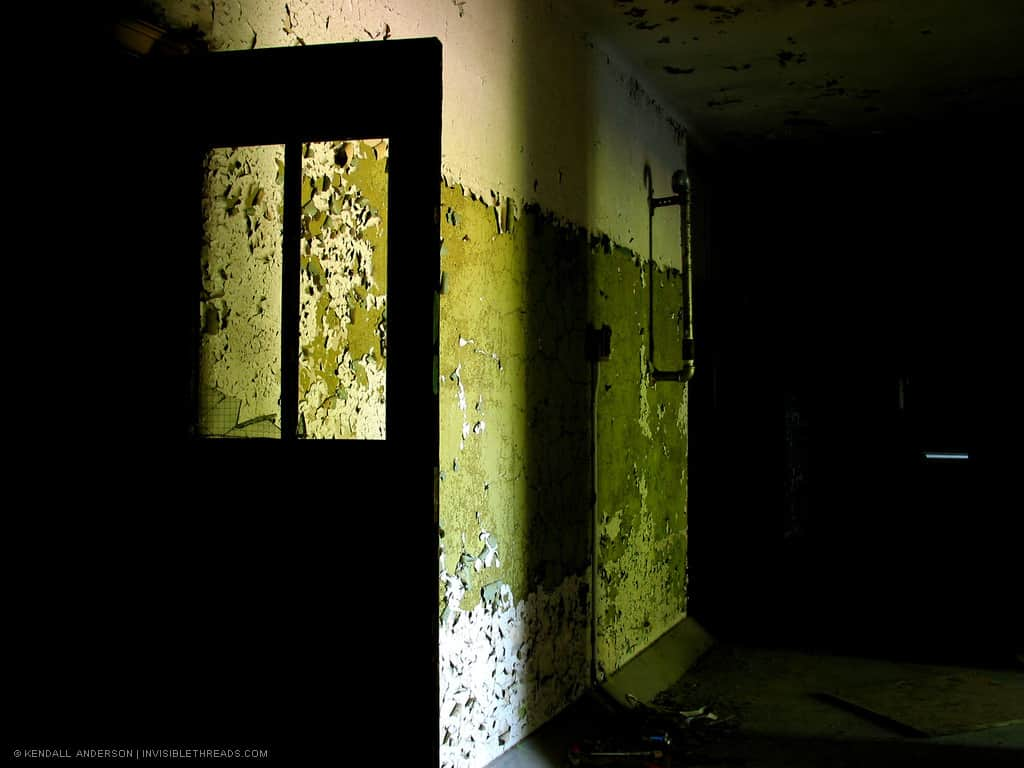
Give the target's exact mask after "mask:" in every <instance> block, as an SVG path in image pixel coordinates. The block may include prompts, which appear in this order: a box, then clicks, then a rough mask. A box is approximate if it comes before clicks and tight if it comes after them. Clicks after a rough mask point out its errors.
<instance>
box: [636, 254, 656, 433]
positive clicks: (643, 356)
mask: <svg viewBox="0 0 1024 768" xmlns="http://www.w3.org/2000/svg"><path fill="white" fill-rule="evenodd" d="M641 274H643V270H641ZM649 375H650V370H649V367H648V361H647V344H646V343H645V340H644V339H642V338H641V342H640V370H639V379H640V382H641V383H640V417H639V419H638V421H639V423H640V432H641V433H642V434H643V436H644V437H646V438H647V439H648V440H653V439H654V434H653V433H652V432H651V403H650V400H649V399H648V397H649V393H650V387H648V386H647V378H648V376H649Z"/></svg>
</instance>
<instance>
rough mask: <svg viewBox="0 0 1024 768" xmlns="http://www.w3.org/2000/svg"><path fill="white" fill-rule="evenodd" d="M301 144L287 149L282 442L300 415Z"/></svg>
mask: <svg viewBox="0 0 1024 768" xmlns="http://www.w3.org/2000/svg"><path fill="white" fill-rule="evenodd" d="M301 205H302V142H300V141H296V140H292V141H289V142H288V143H286V144H285V146H284V222H283V225H284V230H283V236H282V240H283V243H282V259H283V262H284V263H283V269H282V280H281V439H282V440H294V439H295V438H296V435H297V431H298V430H297V426H298V413H299V263H300V251H299V247H300V240H301V228H302V219H301V212H300V211H301Z"/></svg>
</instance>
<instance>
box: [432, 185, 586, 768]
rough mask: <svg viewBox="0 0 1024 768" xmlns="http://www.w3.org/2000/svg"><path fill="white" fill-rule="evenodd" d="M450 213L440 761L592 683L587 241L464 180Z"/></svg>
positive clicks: (458, 758)
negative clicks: (483, 196)
mask: <svg viewBox="0 0 1024 768" xmlns="http://www.w3.org/2000/svg"><path fill="white" fill-rule="evenodd" d="M442 212H443V217H442V218H443V224H442V230H441V232H442V237H443V240H442V249H441V266H442V269H443V270H444V272H445V276H446V278H445V282H446V292H445V293H444V295H443V296H442V298H441V329H440V330H441V361H442V375H441V380H440V411H441V448H440V452H441V455H440V460H441V467H442V473H441V496H440V499H441V527H442V539H441V551H442V556H441V563H440V576H441V584H442V590H443V591H442V594H441V596H440V597H441V605H440V611H441V669H440V681H441V686H440V687H441V715H442V721H441V724H440V728H441V744H442V761H441V764H442V765H445V766H468V765H472V766H477V765H483V764H485V763H486V762H488V760H490V759H492V758H493V757H495V756H496V755H497V754H499V753H500V751H502V750H503V749H504V748H505V747H506V746H507V745H511V744H513V743H515V741H517V740H518V739H520V738H521V737H522V736H523V735H525V734H526V733H528V732H529V731H530V730H532V729H533V728H535V727H537V726H538V725H540V724H542V723H543V722H545V721H546V720H547V719H549V718H550V717H551V716H553V715H554V714H556V713H557V712H558V711H559V710H560V709H562V708H563V707H564V706H565V705H566V704H567V703H568V702H570V701H572V700H573V699H575V698H576V697H577V696H578V695H579V694H580V693H582V691H583V690H584V689H585V687H586V686H587V684H588V681H589V676H590V622H589V616H590V603H591V598H590V584H589V581H590V569H589V564H590V558H589V544H590V539H589V532H588V531H589V526H590V520H591V509H592V508H591V499H590V495H591V488H592V481H591V477H590V473H589V471H588V467H589V464H590V456H589V453H590V423H591V416H590V409H589V402H588V397H587V392H588V391H589V383H588V381H589V366H588V364H587V362H586V360H585V359H584V357H583V342H584V329H585V323H586V302H587V295H586V290H585V288H586V274H587V264H586V238H585V235H584V234H583V233H582V232H580V231H578V230H574V229H572V228H569V227H563V226H558V225H556V224H555V223H554V222H553V220H552V219H551V217H550V216H546V215H544V214H542V213H541V212H540V211H539V210H537V209H536V208H534V207H531V208H530V209H528V210H525V211H523V212H522V214H521V215H519V216H517V215H516V212H515V209H514V207H513V206H511V205H510V204H509V203H508V202H507V201H502V200H501V199H500V198H496V197H493V196H491V197H488V198H486V199H480V198H479V197H478V196H476V195H474V194H473V193H471V192H468V191H467V190H465V189H464V188H462V187H461V186H450V185H448V184H445V185H444V186H443V188H442ZM531 265H532V266H531ZM466 700H468V701H470V702H471V703H472V706H467V704H466Z"/></svg>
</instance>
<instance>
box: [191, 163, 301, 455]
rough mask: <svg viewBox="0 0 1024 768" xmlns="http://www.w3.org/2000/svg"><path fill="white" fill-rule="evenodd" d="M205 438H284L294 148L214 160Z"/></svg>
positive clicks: (208, 230)
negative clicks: (287, 244) (288, 201)
mask: <svg viewBox="0 0 1024 768" xmlns="http://www.w3.org/2000/svg"><path fill="white" fill-rule="evenodd" d="M204 166H205V174H204V182H203V193H202V215H203V246H202V252H201V257H200V272H201V274H200V277H201V288H200V296H199V307H198V310H199V361H198V372H199V381H198V400H199V402H198V425H197V426H198V433H199V434H200V435H204V436H210V437H271V438H279V437H280V435H281V404H280V399H281V280H282V273H281V265H282V228H281V217H282V213H283V209H284V147H283V146H256V147H218V148H215V149H213V150H211V151H210V152H208V153H207V154H206V157H205V159H204Z"/></svg>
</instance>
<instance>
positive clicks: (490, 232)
mask: <svg viewBox="0 0 1024 768" xmlns="http://www.w3.org/2000/svg"><path fill="white" fill-rule="evenodd" d="M161 7H162V8H163V9H164V11H165V14H166V16H165V21H169V22H171V23H173V24H175V25H178V26H180V25H185V26H188V25H190V24H196V25H198V27H199V29H200V30H201V31H202V32H204V33H205V34H206V36H207V38H208V40H209V42H210V47H211V48H212V49H214V50H221V49H245V48H250V47H254V46H255V47H264V46H271V45H274V46H277V45H312V44H315V43H324V42H339V41H348V40H368V39H382V38H387V37H418V36H435V37H438V38H439V39H440V40H441V41H442V44H443V46H444V116H443V120H444V122H443V139H442V140H443V146H442V169H441V172H442V176H443V180H442V181H441V184H440V197H441V213H442V216H441V223H440V229H441V231H440V235H441V246H440V254H439V260H440V265H441V269H442V270H443V272H444V276H445V278H444V285H445V292H444V293H443V295H442V296H441V300H440V360H439V378H438V387H439V403H440V456H439V461H440V467H441V477H440V488H439V498H440V531H439V535H440V540H439V545H440V546H439V562H438V577H439V578H438V620H439V622H440V649H439V650H440V670H439V673H440V697H441V701H440V704H441V722H440V724H439V729H440V740H441V750H442V754H441V757H442V765H444V766H459V767H460V768H464V767H466V766H471V767H473V768H476V767H477V766H482V765H485V764H486V763H487V762H489V761H490V760H491V759H493V758H494V757H495V756H497V755H498V754H500V753H501V752H502V751H504V750H505V749H507V748H508V747H510V746H511V745H512V744H514V743H515V742H516V741H517V740H519V739H521V738H522V737H523V736H525V735H526V734H527V733H529V732H530V731H532V730H533V729H535V728H536V727H538V726H540V725H541V724H543V723H544V722H545V721H546V720H548V719H550V718H551V717H552V716H553V715H554V714H556V713H557V712H558V711H560V710H561V709H562V708H564V707H565V706H567V705H568V704H569V703H571V702H572V701H573V700H574V699H575V698H576V697H578V696H579V695H580V694H581V692H582V691H583V690H584V689H585V688H586V687H587V686H588V685H589V684H591V682H592V681H591V672H592V662H593V648H594V646H593V639H592V631H593V630H594V623H593V621H592V618H593V615H594V613H593V607H594V603H595V587H596V589H597V592H596V598H597V606H598V621H597V630H598V645H597V660H598V661H599V662H600V668H601V670H603V671H604V672H605V673H608V674H610V673H611V672H613V671H614V670H615V669H617V668H618V666H620V665H621V664H622V663H623V662H624V661H625V660H626V659H628V658H630V657H631V656H632V655H633V654H635V653H636V652H638V651H639V650H640V649H641V648H643V647H645V646H646V645H647V644H649V643H650V642H651V641H653V640H654V639H655V638H656V637H657V636H658V635H659V634H660V633H661V632H662V631H664V630H665V629H667V628H669V627H670V626H671V625H672V624H673V623H674V622H675V621H677V620H679V619H680V618H682V616H683V615H684V614H683V612H684V609H685V593H684V590H685V579H684V564H685V427H686V410H685V409H686V403H685V399H684V398H685V395H684V392H683V390H682V389H681V388H680V387H679V386H678V385H676V386H672V385H659V387H658V389H657V390H649V389H648V388H647V386H646V384H645V383H643V382H644V380H645V377H644V374H645V371H646V368H647V366H648V364H649V363H648V361H646V359H645V358H644V357H643V355H644V354H645V350H646V339H647V336H646V335H645V334H646V323H645V318H646V317H647V308H646V307H647V303H646V297H647V293H646V289H645V286H646V283H645V282H644V280H645V279H646V278H645V277H644V276H645V275H646V269H644V270H642V269H641V267H640V266H639V265H640V262H641V259H646V257H647V254H646V252H644V251H645V250H646V244H647V238H648V234H649V226H650V221H649V219H648V208H647V188H646V185H645V169H649V170H650V173H651V177H652V178H653V182H654V187H655V193H656V194H666V193H668V191H669V179H670V177H671V174H672V172H673V171H675V170H677V169H679V168H681V167H683V166H684V165H685V160H684V156H685V136H684V132H683V130H682V128H681V126H680V124H679V123H678V122H677V121H676V120H675V119H673V117H672V115H670V114H669V113H668V112H666V111H665V110H664V109H663V107H662V106H660V105H659V103H658V102H657V100H656V99H654V98H653V97H652V96H651V94H650V92H649V91H648V90H647V89H646V88H645V87H644V85H643V84H642V83H641V82H640V80H638V79H637V78H636V77H635V76H634V75H633V74H632V73H631V72H630V71H629V70H628V69H627V68H624V67H623V66H622V65H621V63H620V62H618V61H617V60H616V59H614V58H613V57H612V56H610V55H609V54H607V53H605V52H604V51H602V50H601V49H600V48H599V47H597V46H596V45H595V44H594V43H593V42H592V41H591V40H589V39H588V38H587V36H586V34H585V33H584V31H583V28H582V27H581V26H580V25H579V23H578V22H577V20H576V19H575V18H574V17H572V16H570V15H569V11H567V10H566V9H565V8H564V7H563V6H562V5H561V4H555V3H550V2H545V1H543V0H520V1H519V2H498V1H497V0H467V2H464V3H461V2H460V3H453V2H450V0H427V1H426V2H420V1H419V0H407V1H405V2H402V1H400V0H394V1H393V2H383V0H370V1H368V2H360V3H355V2H342V3H337V2H326V1H323V2H320V1H317V2H301V0H296V1H295V2H289V3H287V4H286V3H283V2H273V1H272V2H265V3H260V4H258V5H253V6H248V5H247V4H244V3H216V5H214V4H212V3H204V2H199V3H192V2H185V1H184V0H182V1H179V0H167V1H166V2H163V3H162V4H161ZM352 76H353V77H356V78H358V79H360V81H361V82H365V83H368V85H367V88H366V89H365V90H363V91H360V95H357V96H353V97H352V99H353V105H354V108H368V109H372V108H373V99H376V98H387V96H388V95H387V94H376V93H374V92H373V91H372V73H352ZM317 98H322V96H321V95H317V96H316V97H315V98H312V102H313V103H314V104H315V100H316V99H317ZM346 98H347V96H346ZM331 162H334V159H333V158H332V157H331V156H330V153H329V152H325V153H322V156H321V155H319V154H316V153H314V157H313V158H312V160H311V166H310V170H309V173H308V176H307V185H308V189H307V192H308V196H307V197H304V199H303V205H304V206H307V207H308V211H307V216H308V221H307V222H306V228H307V229H306V233H307V236H311V237H307V240H306V241H305V243H306V244H305V246H304V257H303V258H304V261H303V269H304V272H303V281H304V282H303V286H304V290H308V289H309V288H312V289H313V290H314V292H315V295H314V296H311V297H310V299H309V300H307V301H305V302H304V304H303V307H304V311H305V310H308V311H309V312H310V314H311V316H315V315H323V314H326V315H327V319H326V320H324V318H323V317H320V318H319V321H318V322H315V323H310V324H309V326H308V336H307V337H305V338H304V340H303V341H304V345H305V347H304V348H306V349H308V354H307V355H306V356H304V357H303V366H304V368H303V370H307V369H308V373H309V374H310V378H309V379H308V382H307V379H306V378H303V379H302V381H300V391H301V392H304V393H305V394H306V398H307V401H308V402H307V403H305V404H304V408H306V410H305V411H304V413H305V414H306V428H307V430H312V429H313V428H314V427H313V426H311V425H312V424H313V423H314V418H313V416H314V415H315V414H316V413H317V412H318V411H319V410H320V409H322V408H323V406H324V403H325V402H326V401H327V400H328V399H329V398H330V396H331V392H332V391H337V387H338V382H336V381H335V380H334V378H332V376H333V377H335V378H338V379H339V381H340V374H338V373H337V371H338V370H339V369H341V370H343V371H344V369H345V364H344V363H345V362H346V361H345V358H344V353H343V352H341V350H342V349H343V345H342V344H341V341H342V340H341V339H336V337H337V335H338V326H337V322H336V321H335V320H334V319H331V316H330V312H333V313H334V316H335V317H336V318H337V319H339V320H342V319H344V318H343V317H342V314H343V313H344V312H345V307H346V306H347V307H348V309H349V312H350V314H349V315H348V318H349V321H350V323H351V325H352V326H358V327H359V328H361V329H362V331H361V332H362V333H363V335H362V336H360V337H358V338H361V339H362V341H354V338H353V334H356V335H357V336H358V333H357V332H356V331H354V330H353V329H349V330H348V331H347V333H349V334H350V335H349V337H348V338H347V341H348V343H349V344H350V345H351V344H353V343H355V344H356V345H357V347H358V349H357V352H358V353H359V354H358V357H357V355H356V354H355V353H353V352H350V353H349V356H350V358H351V359H350V360H349V361H348V367H349V370H351V367H352V362H354V361H357V360H358V362H360V363H361V364H362V365H363V367H364V368H365V369H367V380H368V383H369V384H370V385H371V386H370V389H371V390H372V389H373V386H372V385H373V381H374V380H373V378H372V377H371V376H370V375H369V370H370V364H371V363H372V364H376V363H377V359H378V358H377V356H378V352H379V355H380V357H381V359H383V358H384V357H385V347H384V342H386V336H385V335H381V334H380V333H378V330H377V329H378V324H377V318H378V315H377V314H375V313H376V312H377V311H378V310H381V314H380V315H379V317H383V311H382V310H383V305H382V304H381V303H378V299H377V297H378V296H382V295H383V294H384V293H385V291H386V288H385V287H384V286H383V285H382V284H381V283H380V281H381V279H382V275H383V273H382V271H381V265H380V263H379V259H380V258H382V255H380V256H379V255H378V253H379V252H378V251H376V250H375V251H374V254H373V258H372V263H365V262H363V261H360V262H359V268H358V269H357V270H356V271H354V272H353V273H352V274H351V275H349V276H348V278H346V279H347V280H350V282H346V283H345V284H344V285H342V286H340V287H339V288H338V289H337V290H335V289H330V290H327V289H325V287H324V285H325V281H324V280H323V278H320V277H318V275H319V271H326V270H325V267H326V264H325V259H327V260H328V261H330V260H331V259H333V258H335V257H334V256H331V255H325V251H324V250H323V249H324V248H325V247H327V246H325V245H323V244H321V243H320V239H321V237H320V235H321V234H322V231H323V230H321V232H320V234H318V233H314V232H313V229H315V228H316V227H318V226H319V227H322V228H325V229H330V227H329V226H328V222H329V221H330V216H331V205H332V204H333V203H332V202H330V200H337V199H338V198H339V195H340V194H341V193H340V191H339V189H338V188H337V187H336V186H335V185H334V184H333V174H334V173H335V172H336V170H335V169H332V168H330V167H328V166H330V164H331ZM360 167H361V166H360ZM318 179H319V182H318V181H317V180H318ZM318 183H319V186H317V185H318ZM354 183H355V184H356V186H360V183H359V182H358V181H356V182H354ZM364 183H366V182H364ZM317 190H319V191H317ZM331 196H333V197H331ZM328 198H329V199H328ZM353 203H354V204H355V203H358V196H356V197H355V198H354V199H353ZM356 207H358V206H356ZM355 210H356V208H353V209H352V211H353V215H355ZM366 210H368V211H369V217H368V218H366V219H365V221H363V220H362V219H361V221H363V223H364V224H366V225H367V227H368V228H364V230H362V231H361V233H360V234H359V237H360V238H362V239H366V240H371V239H372V238H374V237H378V236H379V232H378V229H377V228H376V227H375V226H369V222H370V220H371V218H372V216H373V215H379V212H380V208H379V206H376V205H375V204H371V205H369V206H368V207H367V209H366ZM374 211H377V212H378V214H375V213H374ZM654 236H655V240H656V241H657V242H658V243H671V242H673V240H674V241H675V242H676V243H678V221H675V222H673V220H672V218H671V217H670V216H664V217H657V218H656V221H655V235H654ZM346 247H347V246H346ZM346 258H349V257H346ZM655 258H656V260H657V261H658V263H659V265H660V267H659V269H661V271H658V272H657V273H656V279H657V280H658V282H659V285H658V291H657V293H658V301H659V307H660V308H661V309H662V310H663V312H662V313H661V314H660V315H659V317H658V322H657V325H658V331H657V332H658V333H659V336H658V339H659V343H662V344H663V346H662V347H660V349H662V350H664V351H667V350H670V349H672V348H674V349H678V324H677V323H676V322H675V321H674V320H673V318H672V317H671V313H673V312H676V311H678V309H679V287H678V276H677V275H675V274H673V273H669V272H665V271H664V268H665V267H671V266H673V265H676V266H678V263H679V262H678V260H679V249H678V246H676V247H667V248H665V247H659V248H658V250H657V252H656V254H655ZM338 261H339V263H340V257H338ZM335 266H337V265H335ZM360 270H361V271H360ZM357 272H358V274H357ZM332 274H333V272H332ZM603 323H608V324H609V325H611V326H612V329H613V341H612V344H613V350H612V357H611V359H610V360H609V361H607V362H602V363H600V364H598V365H597V368H598V376H599V382H600V387H602V388H601V389H599V391H598V393H597V402H596V408H597V417H596V419H595V411H594V403H593V398H594V385H595V383H594V364H593V363H592V362H591V361H589V360H588V359H587V357H586V355H585V349H586V333H587V326H588V324H596V325H597V326H600V325H601V324H603ZM335 340H336V341H335ZM321 347H323V350H324V351H321ZM378 347H379V350H378ZM336 352H337V353H338V354H339V355H340V356H339V357H335V356H334V355H335V353H336ZM670 363H671V361H670V360H668V359H666V360H661V359H659V365H660V366H662V367H667V366H668V365H670ZM332 372H333V373H332ZM317 382H322V383H317ZM343 386H345V387H346V389H347V386H348V385H347V384H345V385H343ZM604 386H608V387H609V388H608V389H603V387H604ZM334 407H335V406H331V409H330V410H331V412H332V413H333V408H334ZM595 425H596V430H595ZM315 428H316V429H317V430H320V429H326V430H328V431H330V429H333V428H328V427H326V426H322V425H320V424H319V423H317V426H316V427H315ZM357 431H358V430H357ZM595 440H596V444H595ZM595 451H596V454H597V455H596V457H595ZM595 458H596V460H595ZM595 490H596V492H597V496H598V500H597V504H596V514H597V515H598V521H597V522H599V524H597V522H596V521H595V498H594V497H595ZM595 537H596V538H595ZM595 542H597V543H598V546H597V547H596V549H597V551H598V556H599V566H600V568H599V575H598V580H597V584H596V585H595V584H594V583H593V577H592V573H593V566H594V560H593V554H594V552H595Z"/></svg>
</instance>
